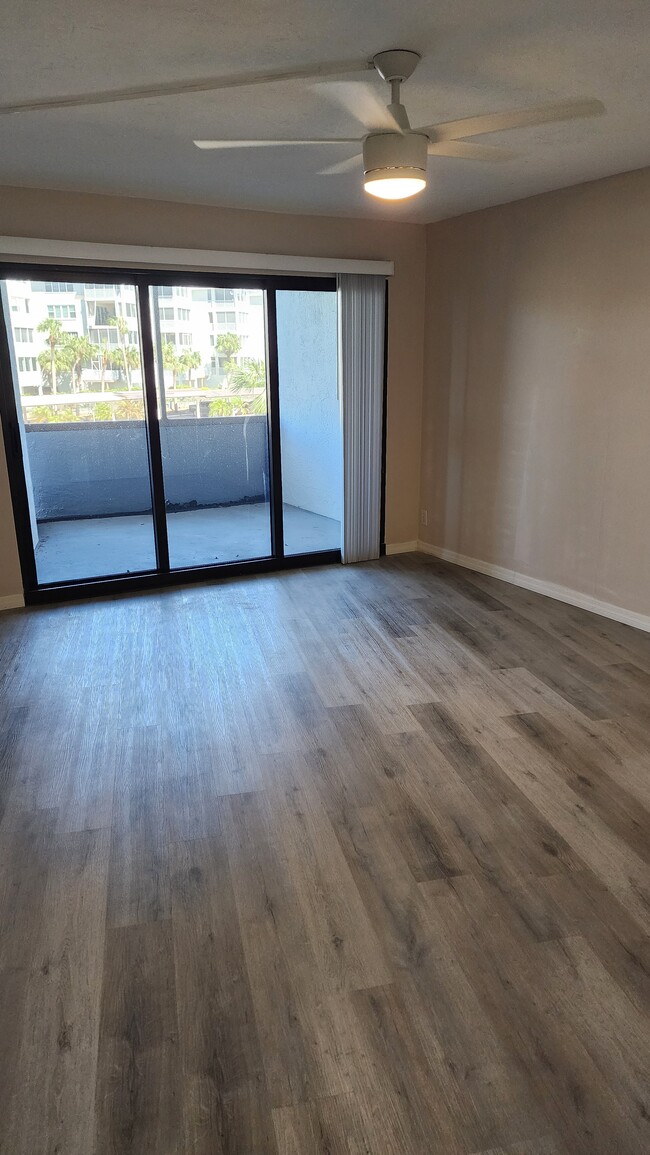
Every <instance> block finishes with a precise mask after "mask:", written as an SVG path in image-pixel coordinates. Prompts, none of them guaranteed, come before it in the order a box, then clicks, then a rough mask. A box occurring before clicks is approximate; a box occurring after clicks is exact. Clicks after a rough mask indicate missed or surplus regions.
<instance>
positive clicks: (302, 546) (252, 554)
mask: <svg viewBox="0 0 650 1155" xmlns="http://www.w3.org/2000/svg"><path fill="white" fill-rule="evenodd" d="M167 524H168V533H169V553H170V562H171V566H172V568H173V569H180V568H183V567H185V566H198V565H215V564H217V563H225V562H233V561H245V560H248V559H251V558H257V557H268V556H269V554H270V552H271V533H270V516H269V506H268V505H266V504H264V503H262V502H260V503H259V504H256V505H230V506H222V507H219V508H216V509H192V510H187V511H183V512H182V513H169V514H168V515H167ZM38 528H39V544H38V545H37V547H36V568H37V573H38V580H39V582H41V583H45V582H62V581H75V580H76V581H78V580H80V579H83V578H95V577H104V576H108V575H111V574H125V573H138V572H141V571H142V570H150V569H154V568H155V564H156V562H155V551H154V538H153V525H152V518H151V515H150V514H127V515H125V516H123V517H96V518H82V519H78V520H71V521H50V522H40V523H39V527H38ZM284 538H285V553H287V554H296V553H316V552H319V551H321V550H326V549H339V548H340V545H341V526H340V522H338V521H335V520H333V519H332V518H330V517H322V516H321V515H320V514H317V513H311V512H310V511H309V510H306V509H300V508H298V507H297V506H294V505H285V506H284Z"/></svg>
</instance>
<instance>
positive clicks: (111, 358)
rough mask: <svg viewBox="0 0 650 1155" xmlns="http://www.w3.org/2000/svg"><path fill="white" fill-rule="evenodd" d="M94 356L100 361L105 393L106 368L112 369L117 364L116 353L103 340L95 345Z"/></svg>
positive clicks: (101, 379)
mask: <svg viewBox="0 0 650 1155" xmlns="http://www.w3.org/2000/svg"><path fill="white" fill-rule="evenodd" d="M94 356H95V357H96V358H97V360H98V361H99V371H100V378H99V380H100V384H101V389H102V393H103V392H104V390H105V388H106V370H107V369H111V368H112V367H113V366H114V365H115V353H114V352H113V350H112V349H111V347H110V345H105V344H104V343H103V342H100V344H99V345H95V352H94Z"/></svg>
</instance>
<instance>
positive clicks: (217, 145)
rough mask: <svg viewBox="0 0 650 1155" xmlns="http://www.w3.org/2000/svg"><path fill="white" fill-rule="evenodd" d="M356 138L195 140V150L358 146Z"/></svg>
mask: <svg viewBox="0 0 650 1155" xmlns="http://www.w3.org/2000/svg"><path fill="white" fill-rule="evenodd" d="M359 143H360V138H359V137H358V136H345V137H338V138H337V139H333V138H332V137H324V138H322V139H320V140H317V139H313V140H195V141H194V144H195V145H196V147H197V148H202V149H206V150H207V149H224V148H282V147H284V146H285V145H287V146H289V147H291V146H293V145H295V144H319V145H320V144H359Z"/></svg>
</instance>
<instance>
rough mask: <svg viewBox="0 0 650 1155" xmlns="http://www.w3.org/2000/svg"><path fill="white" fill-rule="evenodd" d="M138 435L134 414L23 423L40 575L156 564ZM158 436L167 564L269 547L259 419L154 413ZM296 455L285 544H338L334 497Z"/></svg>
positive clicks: (143, 445)
mask: <svg viewBox="0 0 650 1155" xmlns="http://www.w3.org/2000/svg"><path fill="white" fill-rule="evenodd" d="M146 436H147V435H146V429H145V425H144V422H141V421H97V422H75V423H64V422H60V423H56V424H43V425H30V424H28V425H26V426H25V437H26V442H27V456H28V459H29V466H30V474H31V477H30V483H31V484H30V488H31V495H32V505H33V515H34V516H33V528H34V530H35V533H36V535H37V537H38V544H37V545H36V551H35V553H36V564H37V570H38V577H39V581H40V582H56V581H70V580H78V579H81V578H92V577H98V576H102V575H107V574H117V573H135V572H138V571H142V570H150V569H153V568H155V550H154V542H153V526H152V517H151V512H150V511H151V489H150V481H149V468H148V450H147V440H146ZM161 440H162V450H163V466H164V476H165V499H166V505H167V514H168V532H169V540H170V553H171V562H172V566H173V568H182V567H184V566H196V565H210V564H211V565H214V564H218V563H226V562H234V561H243V560H245V559H251V558H256V557H266V556H269V554H270V552H271V543H270V528H269V506H268V502H269V495H270V485H269V476H268V451H267V423H266V418H265V417H263V416H246V417H244V416H234V417H215V418H209V417H202V418H200V419H192V418H184V419H183V420H172V421H164V422H163V423H162V425H161ZM303 459H304V455H303ZM304 460H305V464H304V466H302V467H301V466H300V465H298V464H297V463H293V468H292V469H291V470H287V471H286V478H285V485H284V499H285V504H284V522H285V551H286V552H287V553H289V554H292V553H310V552H316V551H320V550H327V549H338V548H339V547H340V521H339V516H340V515H339V509H338V498H337V496H336V495H332V494H328V493H326V492H325V489H323V490H322V492H320V493H319V492H318V486H315V484H314V477H313V469H312V468H311V464H310V463H309V462H308V461H307V460H306V459H304ZM307 495H309V496H308V497H307ZM307 506H309V507H307Z"/></svg>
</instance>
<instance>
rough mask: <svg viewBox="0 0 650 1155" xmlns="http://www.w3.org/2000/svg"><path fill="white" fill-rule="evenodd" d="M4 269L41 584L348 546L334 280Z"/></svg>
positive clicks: (16, 448)
mask: <svg viewBox="0 0 650 1155" xmlns="http://www.w3.org/2000/svg"><path fill="white" fill-rule="evenodd" d="M68 276H69V277H71V280H67V279H64V278H65V277H68ZM0 277H4V279H3V280H0V289H1V294H2V298H1V304H2V317H1V318H0V369H1V373H2V381H1V383H0V384H1V386H2V388H1V390H0V401H1V405H2V417H3V430H4V433H5V443H6V448H7V455H8V460H9V465H10V474H11V483H12V494H13V497H14V507H15V510H16V523H17V528H18V533H19V544H20V548H21V561H22V563H23V573H24V577H25V588H26V591H27V592H28V593H29V592H31V591H32V590H39V589H42V588H51V587H61V586H72V585H77V586H79V585H82V584H84V583H86V584H88V583H95V582H97V581H109V580H110V581H111V582H114V583H116V584H118V585H119V584H120V581H121V582H122V583H123V582H124V579H125V578H127V577H129V578H130V577H131V576H133V578H135V577H136V576H139V577H140V578H142V575H147V576H148V577H149V578H151V581H150V582H149V584H153V579H154V578H155V576H156V575H158V576H160V575H167V576H168V577H169V580H171V578H172V576H173V575H174V574H184V575H193V576H200V571H203V570H204V569H206V568H213V567H228V569H230V568H235V567H239V566H248V567H249V568H250V567H251V566H253V568H255V567H257V568H272V566H273V565H274V564H282V563H283V562H284V560H285V559H291V561H292V563H293V564H295V563H296V562H297V561H299V560H300V559H301V558H305V559H308V558H309V557H318V558H319V559H322V560H334V559H335V558H337V557H339V556H340V554H339V550H340V518H341V445H340V418H339V395H338V392H339V391H338V380H337V307H336V292H335V283H334V281H333V280H330V279H320V278H293V277H291V278H279V277H263V276H259V277H253V276H242V277H235V276H232V275H229V276H224V277H223V278H215V277H209V276H208V275H205V274H198V273H197V274H191V275H188V276H186V277H185V278H182V277H178V276H172V275H171V274H166V273H162V272H159V273H145V272H133V271H130V270H122V271H121V272H120V273H118V272H117V271H116V270H88V269H82V268H77V269H75V270H74V273H73V271H72V270H71V269H58V270H57V271H56V272H55V271H54V270H53V269H51V270H45V269H43V268H42V267H41V268H38V269H37V268H31V267H27V266H15V265H14V266H5V267H4V271H3V270H2V269H0ZM50 278H52V279H50Z"/></svg>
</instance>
